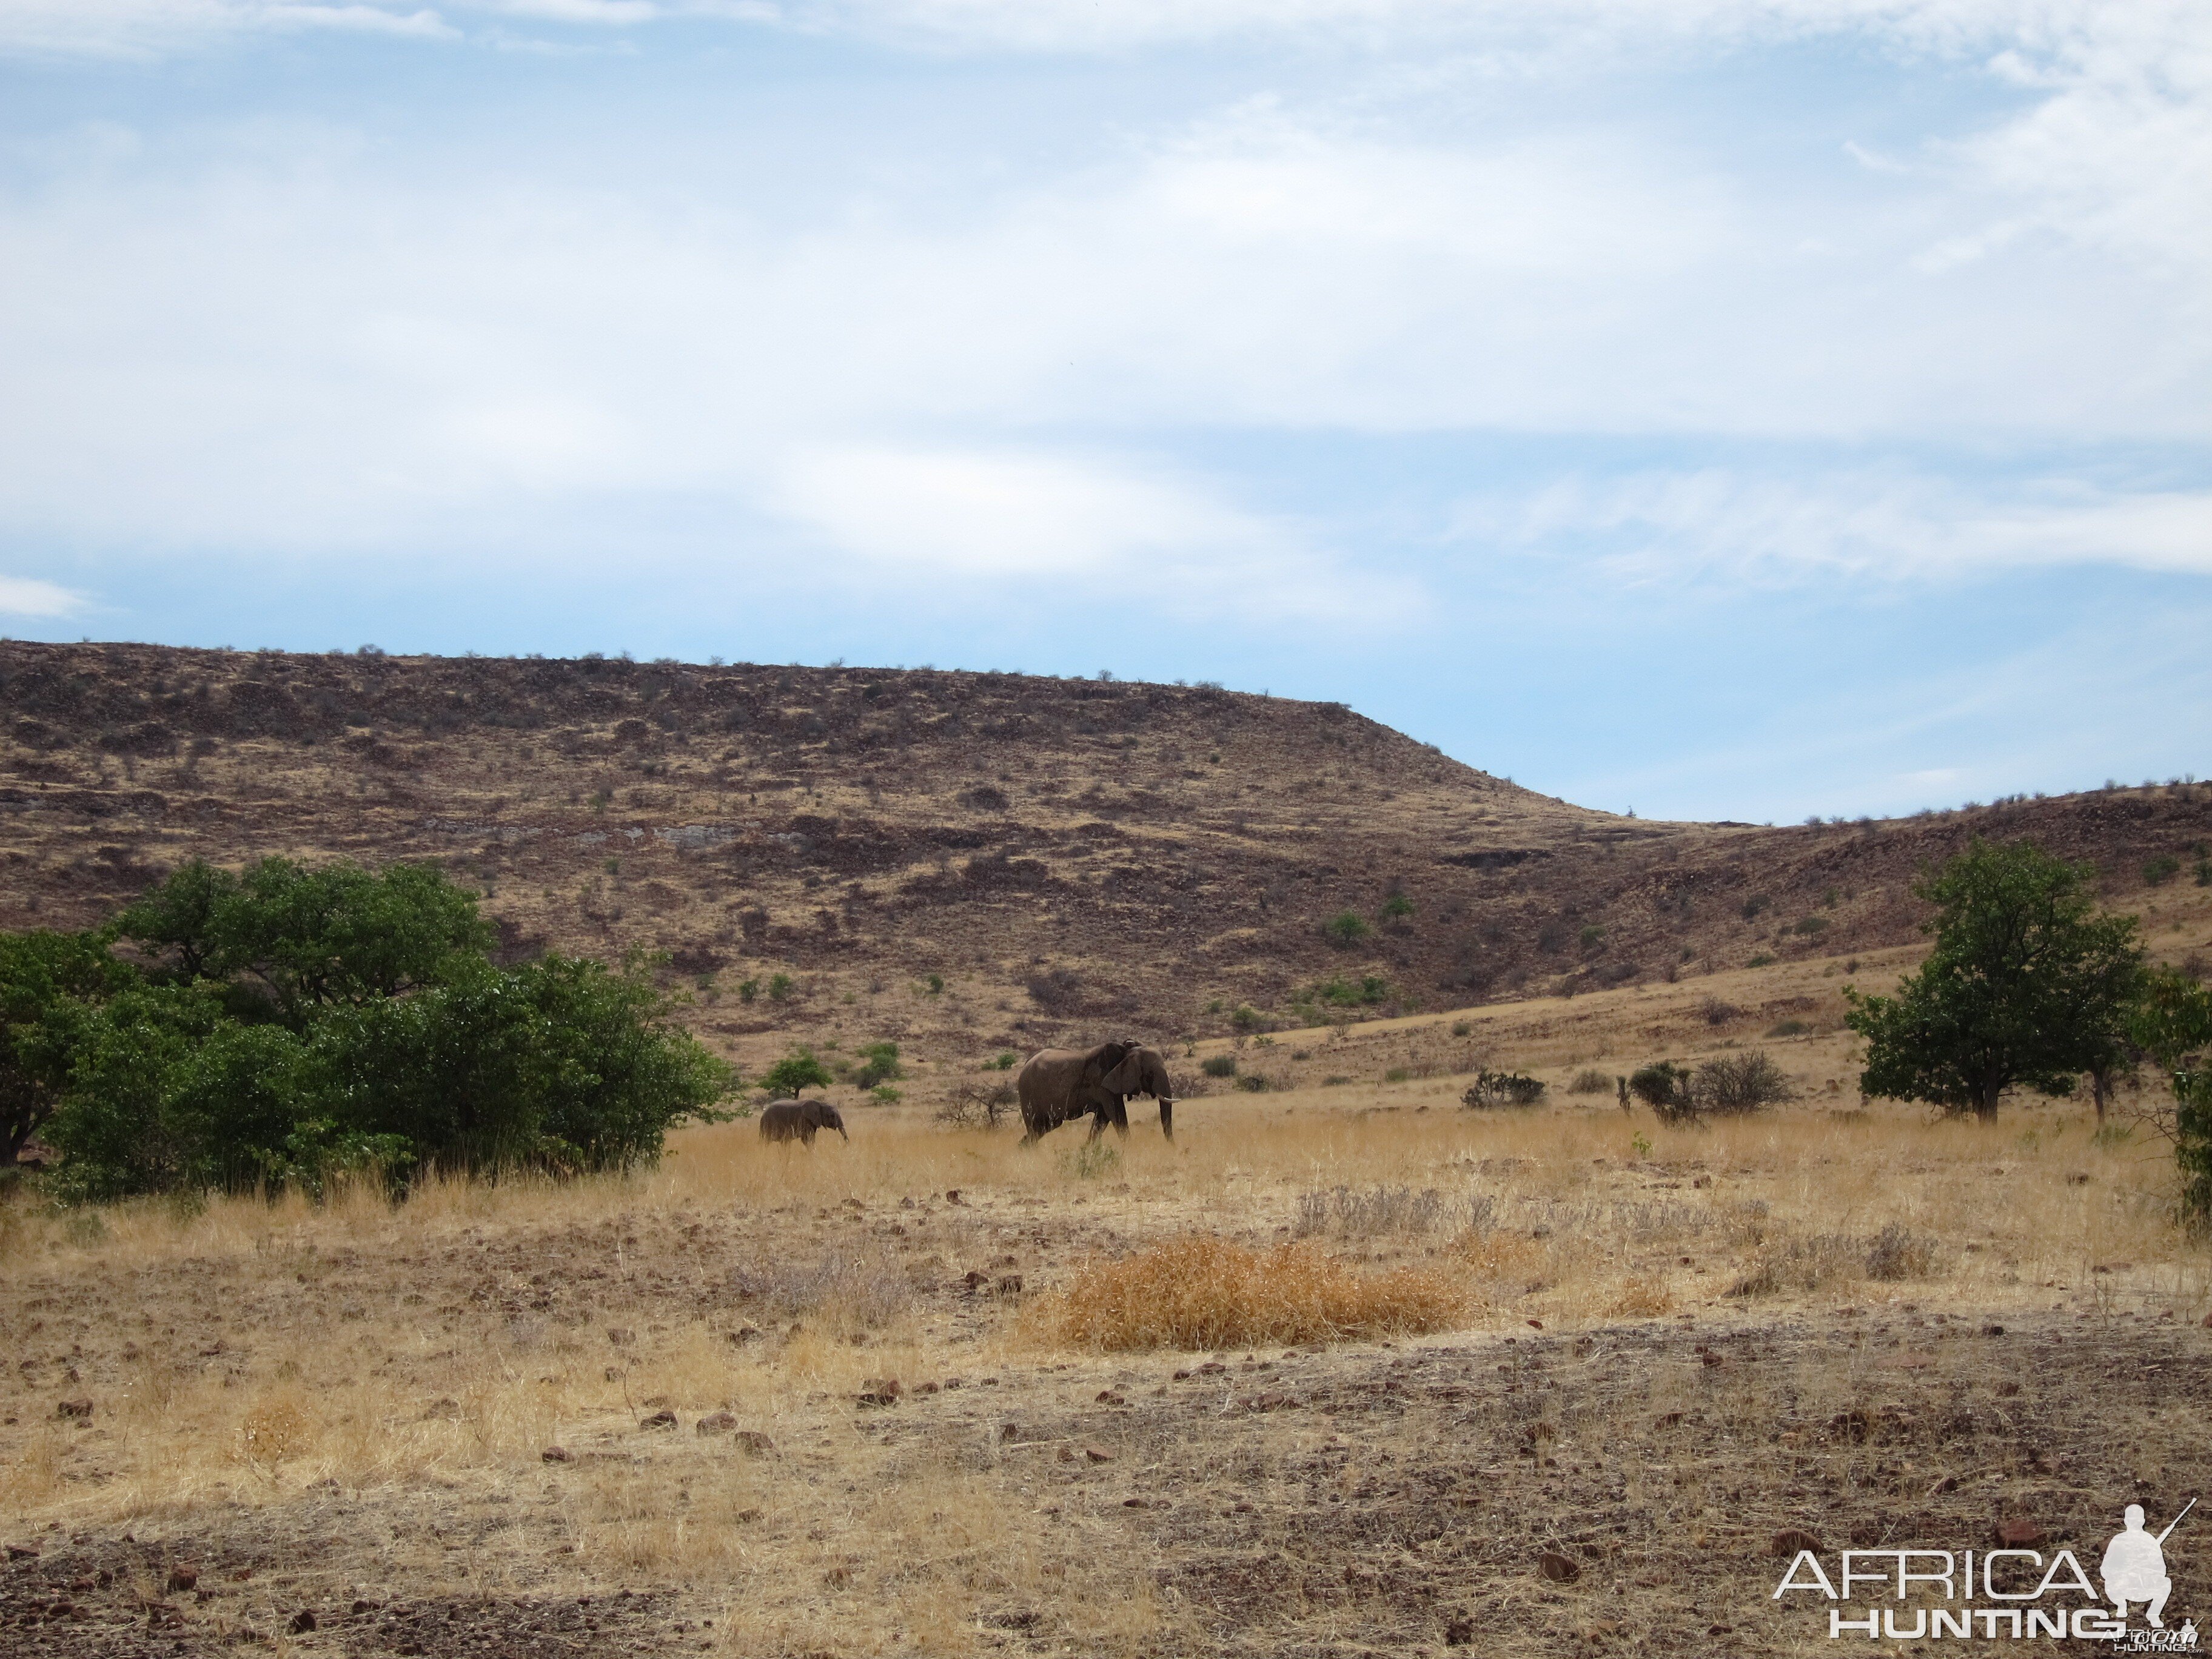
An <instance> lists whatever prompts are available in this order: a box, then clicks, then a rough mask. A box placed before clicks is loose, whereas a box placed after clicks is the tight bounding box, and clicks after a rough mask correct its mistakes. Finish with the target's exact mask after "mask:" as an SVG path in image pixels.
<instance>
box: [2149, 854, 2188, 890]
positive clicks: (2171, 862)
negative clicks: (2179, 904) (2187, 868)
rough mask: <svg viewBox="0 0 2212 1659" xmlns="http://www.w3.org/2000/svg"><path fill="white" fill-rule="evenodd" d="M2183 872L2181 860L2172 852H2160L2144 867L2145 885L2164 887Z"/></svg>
mask: <svg viewBox="0 0 2212 1659" xmlns="http://www.w3.org/2000/svg"><path fill="white" fill-rule="evenodd" d="M2180 872H2181V860H2179V859H2178V858H2176V857H2174V855H2173V854H2171V853H2160V854H2159V855H2158V856H2157V857H2156V858H2154V859H2152V860H2149V861H2148V863H2146V864H2145V865H2144V866H2143V867H2142V878H2143V885H2144V886H2146V887H2163V886H2165V885H2166V883H2168V882H2169V881H2172V879H2173V878H2174V877H2175V876H2177V875H2179V873H2180Z"/></svg>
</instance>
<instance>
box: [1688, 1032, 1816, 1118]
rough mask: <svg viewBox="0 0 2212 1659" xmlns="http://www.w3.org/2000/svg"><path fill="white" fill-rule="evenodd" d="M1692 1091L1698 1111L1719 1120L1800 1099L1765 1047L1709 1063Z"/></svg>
mask: <svg viewBox="0 0 2212 1659" xmlns="http://www.w3.org/2000/svg"><path fill="white" fill-rule="evenodd" d="M1690 1091H1691V1095H1692V1098H1693V1099H1694V1101H1695V1103H1696V1108H1697V1109H1698V1110H1699V1111H1701V1112H1711V1113H1712V1114H1713V1115H1716V1116H1719V1117H1733V1116H1740V1115H1742V1114H1744V1113H1746V1112H1755V1111H1758V1110H1759V1109H1761V1108H1762V1107H1766V1106H1772V1105H1777V1104H1778V1103H1781V1102H1783V1101H1785V1100H1791V1099H1794V1098H1796V1090H1795V1089H1793V1088H1791V1087H1790V1078H1789V1074H1788V1073H1785V1072H1784V1071H1783V1069H1782V1068H1781V1067H1780V1066H1778V1065H1776V1064H1775V1063H1774V1061H1773V1060H1771V1059H1770V1058H1768V1056H1767V1054H1766V1052H1765V1050H1764V1049H1762V1048H1753V1049H1750V1050H1748V1051H1747V1052H1746V1053H1743V1054H1723V1055H1722V1056H1721V1057H1720V1058H1719V1059H1717V1060H1708V1061H1706V1062H1705V1064H1704V1065H1703V1066H1699V1067H1698V1070H1697V1075H1696V1076H1695V1078H1694V1079H1692V1083H1691V1085H1690Z"/></svg>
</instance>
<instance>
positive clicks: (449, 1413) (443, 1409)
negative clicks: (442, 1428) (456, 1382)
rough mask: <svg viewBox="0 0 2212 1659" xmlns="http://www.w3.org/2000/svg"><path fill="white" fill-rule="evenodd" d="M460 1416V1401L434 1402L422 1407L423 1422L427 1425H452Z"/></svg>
mask: <svg viewBox="0 0 2212 1659" xmlns="http://www.w3.org/2000/svg"><path fill="white" fill-rule="evenodd" d="M460 1414H461V1402H460V1401H458V1400H434V1401H431V1402H430V1403H429V1404H428V1405H427V1406H425V1407H422V1420H423V1421H424V1422H426V1423H428V1422H433V1421H436V1422H447V1423H450V1422H452V1421H453V1419H456V1418H458V1417H459V1415H460Z"/></svg>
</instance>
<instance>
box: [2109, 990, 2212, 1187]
mask: <svg viewBox="0 0 2212 1659" xmlns="http://www.w3.org/2000/svg"><path fill="white" fill-rule="evenodd" d="M2128 1040H2129V1042H2130V1043H2132V1044H2133V1045H2134V1046H2135V1047H2136V1048H2137V1049H2139V1050H2141V1051H2142V1053H2143V1054H2148V1055H2149V1056H2150V1058H2151V1059H2152V1060H2154V1061H2156V1062H2157V1064H2158V1066H2160V1069H2161V1070H2163V1071H2164V1072H2165V1073H2166V1078H2167V1080H2168V1081H2169V1082H2170V1083H2171V1085H2172V1089H2173V1109H2174V1110H2173V1141H2174V1149H2173V1150H2174V1158H2175V1161H2176V1162H2177V1163H2178V1164H2179V1165H2180V1166H2181V1214H2182V1218H2183V1219H2184V1221H2185V1222H2186V1223H2187V1224H2188V1225H2190V1226H2191V1227H2192V1228H2194V1229H2197V1230H2198V1231H2202V1230H2203V1229H2204V1228H2206V1227H2208V1226H2212V1063H2208V1062H2212V1054H2208V1052H2207V1051H2208V1050H2212V988H2208V987H2205V986H2203V985H2200V984H2198V983H2197V981H2195V980H2193V979H2191V978H2190V977H2189V976H2188V975H2185V974H2179V973H2176V972H2175V971H2174V970H2173V969H2171V968H2160V969H2154V970H2153V971H2152V972H2151V973H2150V975H2148V978H2147V979H2146V981H2145V983H2144V986H2143V991H2142V997H2141V998H2140V999H2139V1000H2137V1002H2136V1006H2135V1008H2134V1009H2133V1011H2132V1012H2130V1016H2129V1019H2128Z"/></svg>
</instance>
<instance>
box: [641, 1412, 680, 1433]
mask: <svg viewBox="0 0 2212 1659" xmlns="http://www.w3.org/2000/svg"><path fill="white" fill-rule="evenodd" d="M637 1425H638V1427H640V1428H641V1429H672V1428H674V1427H675V1426H676V1413H674V1412H671V1411H657V1412H655V1413H653V1415H652V1416H650V1417H641V1418H639V1419H638V1420H637Z"/></svg>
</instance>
